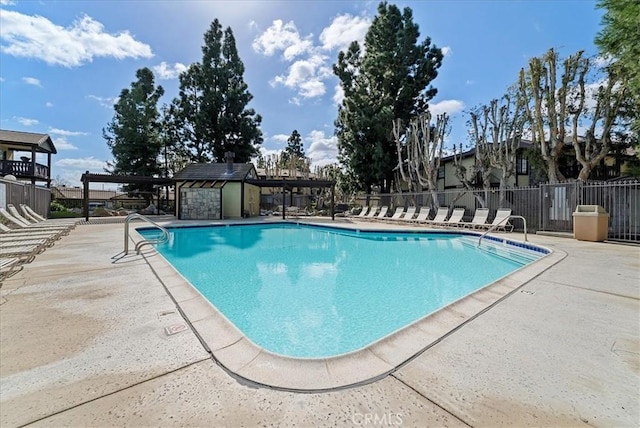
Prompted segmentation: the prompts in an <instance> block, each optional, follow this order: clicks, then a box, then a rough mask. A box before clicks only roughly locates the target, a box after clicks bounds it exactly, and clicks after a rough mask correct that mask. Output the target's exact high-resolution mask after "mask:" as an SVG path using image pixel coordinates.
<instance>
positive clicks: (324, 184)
mask: <svg viewBox="0 0 640 428" xmlns="http://www.w3.org/2000/svg"><path fill="white" fill-rule="evenodd" d="M81 181H82V183H83V185H84V201H83V206H84V208H83V209H84V216H85V218H86V220H87V221H88V220H89V183H119V184H154V185H158V186H169V185H172V184H174V181H173V179H171V178H156V177H142V176H138V175H112V174H94V173H90V172H89V171H87V172H85V173H84V174H82V177H81ZM245 183H247V184H252V185H254V186H258V187H272V188H275V187H280V188H282V219H283V220H284V219H285V218H286V214H285V213H286V209H285V208H286V195H287V191H289V192H290V193H292V192H293V189H294V188H297V187H308V188H312V189H313V188H324V189H326V188H331V220H335V210H334V209H335V193H336V192H335V186H336V182H335V181H329V180H257V179H248V180H245Z"/></svg>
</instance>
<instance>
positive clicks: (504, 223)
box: [480, 208, 513, 232]
mask: <svg viewBox="0 0 640 428" xmlns="http://www.w3.org/2000/svg"><path fill="white" fill-rule="evenodd" d="M510 216H511V208H499V209H498V210H497V211H496V216H495V218H494V219H493V221H492V222H491V223H488V224H483V225H482V226H480V227H481V228H483V229H491V228H493V230H502V231H505V232H506V231H507V230H508V231H509V232H512V231H513V225H512V224H510V223H509V217H510Z"/></svg>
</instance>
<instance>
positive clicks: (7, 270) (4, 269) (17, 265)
mask: <svg viewBox="0 0 640 428" xmlns="http://www.w3.org/2000/svg"><path fill="white" fill-rule="evenodd" d="M24 263H25V260H24V259H23V258H20V257H3V258H0V281H2V280H4V279H7V278H9V277H10V276H13V275H15V274H16V273H18V272H20V271H21V270H22V268H23V266H22V265H23V264H24Z"/></svg>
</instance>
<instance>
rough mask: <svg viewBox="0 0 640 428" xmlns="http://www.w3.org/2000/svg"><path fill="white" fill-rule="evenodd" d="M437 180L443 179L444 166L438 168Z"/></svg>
mask: <svg viewBox="0 0 640 428" xmlns="http://www.w3.org/2000/svg"><path fill="white" fill-rule="evenodd" d="M438 178H439V179H440V178H444V166H441V167H440V168H438Z"/></svg>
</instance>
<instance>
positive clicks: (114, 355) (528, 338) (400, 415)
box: [0, 218, 640, 427]
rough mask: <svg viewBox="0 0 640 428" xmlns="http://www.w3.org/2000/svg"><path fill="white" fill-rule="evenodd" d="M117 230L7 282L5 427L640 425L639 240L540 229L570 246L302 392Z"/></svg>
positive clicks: (86, 235) (93, 227) (101, 226)
mask: <svg viewBox="0 0 640 428" xmlns="http://www.w3.org/2000/svg"><path fill="white" fill-rule="evenodd" d="M153 220H154V221H155V220H156V219H155V218H153ZM164 220H165V222H171V221H175V220H173V219H172V218H165V219H164ZM275 220H277V219H275ZM304 220H305V221H313V220H312V219H310V218H305V219H304ZM318 221H323V222H330V221H328V220H318ZM351 221H354V220H345V219H341V220H336V222H351ZM182 223H185V222H182ZM198 223H202V222H198ZM212 223H213V222H212ZM139 225H142V223H134V224H133V225H132V226H139ZM358 227H360V228H368V227H369V228H372V227H373V228H385V227H386V228H397V227H399V226H398V225H393V224H388V223H381V222H365V221H361V222H359V223H358ZM405 227H408V228H411V227H414V226H405ZM508 236H509V238H511V239H516V240H521V239H522V238H523V236H522V235H521V234H517V233H512V234H508ZM122 237H123V224H122V223H101V222H100V221H95V224H85V225H80V226H78V227H77V228H76V229H74V230H73V231H72V232H71V233H70V234H69V235H68V236H65V237H64V238H62V239H61V240H60V241H58V242H56V244H55V245H54V246H53V247H51V248H48V249H47V250H46V251H45V252H44V253H42V254H40V255H38V256H37V258H36V259H35V261H33V262H32V263H30V264H27V265H25V267H24V269H23V270H22V271H21V272H19V273H18V274H16V275H15V276H13V277H11V278H10V279H8V280H6V281H5V282H4V283H3V285H2V288H0V426H2V427H5V426H6V427H15V426H25V425H28V426H40V425H43V426H44V425H46V426H230V427H235V426H271V425H273V426H293V425H295V426H314V427H316V426H500V425H502V426H572V427H573V426H576V427H580V426H616V427H627V426H629V427H636V426H638V425H639V424H640V403H639V400H638V397H640V376H639V373H640V341H639V338H640V322H639V320H640V247H638V246H632V245H622V244H614V243H592V242H580V241H576V240H574V239H569V238H558V237H552V236H541V235H529V241H530V242H532V243H534V244H539V245H542V246H545V247H548V248H551V249H553V250H554V251H556V252H557V253H558V254H561V255H563V257H564V258H563V259H562V260H561V261H560V262H559V263H557V264H555V265H553V266H552V267H550V268H549V269H548V270H545V271H544V272H542V273H540V274H539V275H538V276H536V277H535V278H533V279H531V280H529V281H527V282H526V283H525V284H524V285H523V286H522V287H521V288H519V289H517V290H516V291H515V292H514V293H512V294H510V295H509V296H508V297H506V298H505V299H504V300H502V301H499V302H498V303H497V304H495V305H494V306H492V307H491V308H490V309H489V310H487V311H485V312H483V313H481V314H480V315H479V316H477V317H476V318H474V319H472V320H470V321H469V322H467V323H465V324H464V325H462V326H461V327H459V328H457V329H455V330H454V331H452V332H450V333H449V334H447V335H445V336H444V337H443V338H442V339H441V340H439V341H437V342H436V343H435V344H434V345H433V346H431V347H429V348H428V349H426V350H425V351H424V352H422V353H421V354H420V355H418V356H416V357H415V358H413V359H411V360H410V361H408V362H407V363H405V364H404V365H403V366H401V367H400V368H398V369H397V370H396V371H394V372H393V373H392V374H390V375H388V376H386V377H384V378H382V379H379V380H377V381H374V382H371V383H367V384H363V385H360V386H356V387H349V388H343V389H339V390H335V391H331V392H322V393H300V392H291V391H284V390H276V389H273V388H268V387H264V386H261V385H257V384H253V383H251V382H247V381H246V380H244V379H242V378H239V377H236V376H234V375H233V374H231V373H229V372H228V371H226V370H225V369H224V368H223V367H221V365H219V364H218V362H217V361H215V359H214V358H213V357H212V355H211V354H210V353H209V352H208V350H207V349H206V348H205V346H204V345H203V343H201V340H200V338H199V337H198V335H197V334H196V332H195V330H194V329H193V326H192V325H191V323H190V322H189V321H188V320H186V319H185V318H184V317H183V314H182V312H181V310H180V309H179V308H178V306H177V305H176V300H175V299H176V296H172V295H171V294H170V293H169V292H168V290H167V288H166V287H165V284H164V281H162V279H163V278H159V275H158V274H157V272H156V271H155V270H154V269H152V266H151V265H150V263H149V262H148V260H146V259H145V257H147V258H150V259H153V258H159V256H157V255H153V254H149V252H146V251H145V254H146V256H145V257H143V256H137V255H133V254H130V255H129V256H127V257H122V258H119V257H117V256H118V255H119V254H120V253H121V251H122V249H123V238H122ZM212 334H213V335H215V334H216V332H213V333H212Z"/></svg>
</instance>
